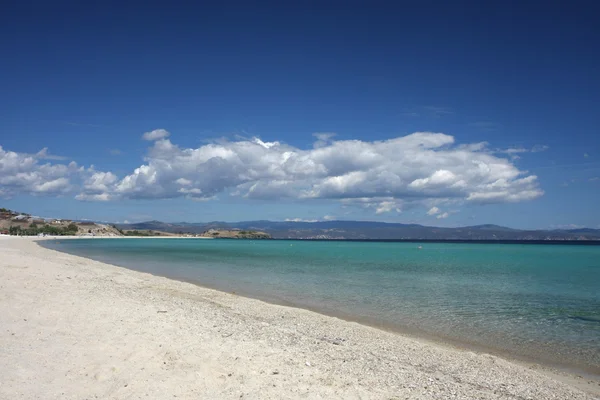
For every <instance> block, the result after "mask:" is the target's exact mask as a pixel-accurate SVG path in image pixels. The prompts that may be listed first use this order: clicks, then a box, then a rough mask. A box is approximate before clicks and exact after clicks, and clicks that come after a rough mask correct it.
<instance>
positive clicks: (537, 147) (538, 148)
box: [531, 144, 550, 153]
mask: <svg viewBox="0 0 600 400" xmlns="http://www.w3.org/2000/svg"><path fill="white" fill-rule="evenodd" d="M549 148H550V146H547V145H545V144H536V145H535V146H533V147H532V148H531V152H532V153H541V152H542V151H546V150H548V149H549Z"/></svg>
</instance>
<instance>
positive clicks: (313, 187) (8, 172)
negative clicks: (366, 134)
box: [0, 129, 543, 218]
mask: <svg viewBox="0 0 600 400" xmlns="http://www.w3.org/2000/svg"><path fill="white" fill-rule="evenodd" d="M169 136H170V134H169V132H167V131H165V130H163V129H159V130H155V131H152V132H147V133H145V134H144V135H143V139H145V140H148V141H152V144H151V146H150V148H149V150H148V153H147V156H146V157H145V159H144V163H143V164H142V165H140V166H139V167H137V168H135V169H134V170H133V171H131V172H130V173H129V174H127V175H126V176H123V177H121V178H119V177H118V176H117V175H115V174H113V173H112V172H110V171H96V170H95V169H94V168H93V167H90V168H88V169H84V168H81V167H78V166H77V164H75V163H70V164H68V165H65V164H50V163H45V164H43V163H41V162H40V161H41V159H42V157H36V156H35V155H33V156H32V155H23V154H19V153H14V152H8V151H4V150H3V149H2V148H1V147H0V191H1V192H2V193H28V194H40V193H44V194H65V193H69V192H74V194H75V195H76V198H77V199H79V200H88V201H110V200H118V199H164V198H175V197H186V198H190V199H194V200H210V199H213V198H215V196H218V195H231V196H240V197H244V198H253V199H263V200H278V199H296V200H298V199H301V200H311V199H332V200H340V201H342V202H346V204H361V205H362V206H364V207H371V208H372V209H373V211H374V212H375V213H378V214H381V213H387V212H400V211H401V210H402V207H403V204H407V203H414V202H417V203H418V202H422V203H423V204H426V203H427V202H429V203H431V202H434V203H435V204H441V203H443V202H444V201H451V202H454V203H456V202H471V203H505V202H520V201H526V200H532V199H535V198H537V197H539V196H541V195H542V194H543V191H542V190H541V189H540V187H539V184H538V182H537V177H536V176H535V175H530V174H528V172H527V171H521V170H519V169H518V168H517V167H516V166H515V165H514V164H513V163H512V162H511V160H510V159H507V158H504V157H502V156H499V155H498V154H497V152H494V151H491V150H489V149H488V148H487V144H486V143H474V144H456V143H455V139H454V137H453V136H450V135H446V134H443V133H431V132H417V133H413V134H411V135H407V136H402V137H397V138H394V139H389V140H384V141H361V140H334V135H333V134H329V133H327V134H316V135H315V142H314V144H313V148H311V149H300V148H297V147H294V146H290V145H287V144H284V143H280V142H277V141H275V142H264V141H262V140H260V139H259V138H253V139H241V140H237V141H226V142H223V141H222V142H219V143H210V144H206V145H203V146H200V147H198V148H181V147H179V146H177V145H176V144H174V143H173V142H171V140H170V139H169ZM432 210H433V209H432ZM432 210H430V212H431V211H432ZM430 215H438V218H445V217H446V216H447V215H446V216H444V217H442V216H441V215H444V214H443V213H440V212H439V211H438V212H431V214H430Z"/></svg>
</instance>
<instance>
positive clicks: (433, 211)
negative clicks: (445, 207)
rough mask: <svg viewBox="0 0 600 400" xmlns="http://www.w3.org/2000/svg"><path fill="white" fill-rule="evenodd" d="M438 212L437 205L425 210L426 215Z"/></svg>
mask: <svg viewBox="0 0 600 400" xmlns="http://www.w3.org/2000/svg"><path fill="white" fill-rule="evenodd" d="M439 213H440V209H439V208H437V207H431V208H430V209H429V211H427V215H436V214H439Z"/></svg>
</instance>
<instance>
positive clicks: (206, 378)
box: [0, 237, 600, 400]
mask: <svg viewBox="0 0 600 400" xmlns="http://www.w3.org/2000/svg"><path fill="white" fill-rule="evenodd" d="M0 327H1V332H0V398H2V399H104V398H109V399H138V398H139V399H145V398H149V399H172V398H178V399H296V398H301V399H325V398H326V399H338V398H339V399H561V400H562V399H596V398H599V395H600V383H599V382H598V381H592V380H590V379H589V378H582V377H577V376H571V375H568V374H566V373H563V372H556V371H550V370H549V369H547V368H544V367H541V366H539V365H523V364H520V363H515V362H511V361H508V360H504V359H502V358H499V357H495V356H491V355H487V354H482V353H476V352H474V351H468V350H463V349H459V348H454V347H451V346H446V345H442V344H437V343H432V342H428V341H425V340H420V339H416V338H412V337H407V336H403V335H400V334H396V333H390V332H386V331H382V330H379V329H376V328H372V327H368V326H363V325H360V324H357V323H353V322H348V321H344V320H340V319H337V318H333V317H327V316H323V315H320V314H317V313H314V312H311V311H307V310H301V309H296V308H291V307H284V306H279V305H273V304H268V303H265V302H262V301H259V300H254V299H249V298H244V297H241V296H237V295H235V294H231V293H224V292H219V291H215V290H211V289H206V288H202V287H199V286H196V285H192V284H189V283H184V282H179V281H174V280H169V279H166V278H162V277H157V276H153V275H149V274H145V273H141V272H136V271H131V270H127V269H124V268H120V267H116V266H112V265H108V264H103V263H100V262H96V261H92V260H88V259H85V258H81V257H77V256H73V255H68V254H64V253H60V252H56V251H53V250H48V249H44V248H42V247H40V246H38V245H37V243H36V239H31V238H15V237H0Z"/></svg>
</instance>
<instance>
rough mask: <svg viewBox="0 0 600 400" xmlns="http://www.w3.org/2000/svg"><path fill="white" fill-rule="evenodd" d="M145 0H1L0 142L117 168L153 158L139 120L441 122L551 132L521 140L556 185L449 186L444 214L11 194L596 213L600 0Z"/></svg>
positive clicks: (187, 134)
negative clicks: (495, 197) (482, 189)
mask: <svg viewBox="0 0 600 400" xmlns="http://www.w3.org/2000/svg"><path fill="white" fill-rule="evenodd" d="M151 3H153V4H151V5H148V4H143V3H141V2H131V3H129V4H125V5H124V4H122V2H103V3H102V4H100V3H98V4H96V3H91V2H79V1H73V2H64V1H52V2H48V1H39V2H38V1H19V2H16V1H14V2H12V1H11V2H4V3H3V6H2V12H1V13H0V60H1V61H0V88H1V90H0V146H2V147H3V149H4V150H5V151H12V152H17V153H36V152H38V151H39V150H40V149H41V148H44V147H48V148H49V151H50V152H51V153H52V154H55V155H59V156H63V157H66V161H63V160H43V161H42V160H40V161H39V163H40V164H44V163H47V162H50V163H67V162H69V161H71V160H74V161H76V162H77V163H78V164H79V165H82V166H85V167H89V166H90V165H92V164H93V165H94V166H95V169H96V170H100V171H111V172H112V173H114V174H115V175H116V176H118V178H119V179H121V178H123V177H124V176H125V175H127V174H130V173H132V171H133V170H134V169H135V168H137V167H139V166H140V165H142V164H143V163H144V157H145V155H146V154H147V150H148V147H149V146H151V143H149V142H147V141H143V140H142V139H141V135H142V134H143V133H144V132H148V131H152V130H155V129H159V128H161V129H166V130H168V131H169V132H171V137H170V140H171V141H172V142H173V143H174V144H177V145H178V146H180V147H181V148H198V147H200V146H203V145H205V144H206V143H208V142H210V141H212V140H214V139H216V138H221V137H226V138H229V139H230V140H238V139H236V138H239V136H242V137H246V138H250V137H260V138H261V140H263V141H265V142H268V141H279V142H282V143H285V144H287V145H289V146H293V147H296V148H299V149H310V148H312V147H313V142H314V140H315V138H314V137H313V136H312V134H313V133H315V132H335V133H336V134H337V136H336V139H337V140H349V139H356V140H361V141H368V142H372V141H377V140H385V139H391V138H395V137H398V136H403V135H407V134H410V133H412V132H418V131H431V132H443V133H445V134H447V135H452V136H453V137H454V138H455V140H456V142H457V143H459V144H461V143H476V142H482V141H485V142H488V143H489V149H491V150H493V149H509V148H512V149H517V148H521V149H526V150H531V149H532V148H534V146H535V147H536V148H538V149H541V148H545V147H547V150H545V151H539V152H531V151H528V152H521V153H513V154H517V155H519V156H520V158H519V159H514V160H513V159H511V163H513V164H514V165H515V166H516V167H517V168H518V169H519V170H521V171H528V174H533V175H536V176H537V177H538V181H539V188H540V189H541V190H543V191H544V195H543V196H541V197H538V198H536V199H534V200H529V201H522V202H518V203H503V202H500V203H497V204H487V205H479V204H471V203H468V202H467V203H464V204H463V203H461V204H452V205H446V206H444V207H443V209H444V210H447V211H449V212H450V215H449V217H448V218H445V219H437V218H432V217H431V216H428V215H426V212H427V210H428V207H427V208H422V207H421V208H420V207H407V209H406V210H403V211H402V212H400V213H398V212H388V213H380V214H376V213H375V212H374V209H373V208H364V207H354V206H351V207H347V206H342V205H341V203H340V202H339V201H338V200H331V199H318V200H291V199H287V200H285V201H281V200H268V199H267V200H255V199H245V198H240V197H235V196H230V195H228V194H225V193H223V194H221V195H220V196H218V199H217V200H212V201H203V202H197V201H192V200H189V199H187V198H182V197H179V198H168V199H117V200H113V201H108V202H87V201H79V200H75V199H74V196H75V194H73V193H68V194H62V195H61V196H58V197H57V196H55V195H32V194H31V193H29V192H18V191H17V192H12V193H11V195H10V196H6V197H7V198H5V199H0V204H2V205H5V206H7V207H9V208H16V209H20V210H21V209H22V210H23V211H29V212H32V213H35V214H39V215H43V216H61V217H70V218H74V217H79V218H92V219H101V220H110V221H123V220H131V221H133V220H145V219H161V220H168V221H180V220H188V221H208V220H252V219H273V220H282V219H285V218H302V219H321V218H323V217H324V216H325V215H329V216H332V217H336V218H340V219H372V220H375V219H376V220H387V221H394V222H418V223H424V224H429V225H444V226H458V225H471V224H478V223H497V224H502V225H508V226H512V227H527V228H547V227H555V226H567V225H571V224H573V225H580V226H589V227H600V212H598V209H597V204H600V181H599V180H598V179H597V178H598V177H600V159H599V157H600V151H599V150H600V131H599V129H598V126H599V123H600V73H599V72H598V71H600V57H598V54H600V27H599V24H598V21H599V20H600V12H599V7H600V6H598V5H596V4H595V3H594V2H592V1H588V2H578V1H575V2H566V1H564V2H550V3H551V4H546V3H547V2H533V1H532V2H528V1H525V2H518V3H516V2H515V3H514V4H512V5H508V3H503V2H497V3H496V4H490V3H491V2H480V1H472V2H467V1H465V2H442V1H440V2H434V1H423V2H413V1H407V2H364V1H363V2H352V1H339V2H338V1H318V2H309V1H302V2H273V3H267V2H263V3H260V4H258V5H257V4H251V2H224V3H223V4H221V5H218V6H217V5H215V4H205V5H204V4H190V3H188V2H162V3H160V4H159V3H154V2H151ZM207 3H208V2H207ZM237 135H239V136H237ZM496 156H498V157H504V158H509V159H510V154H507V153H500V154H497V155H496ZM5 174H7V173H5ZM0 178H2V177H1V176H0ZM0 189H1V185H0ZM440 208H442V207H440Z"/></svg>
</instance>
